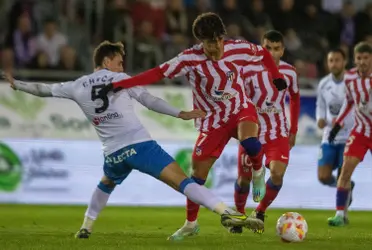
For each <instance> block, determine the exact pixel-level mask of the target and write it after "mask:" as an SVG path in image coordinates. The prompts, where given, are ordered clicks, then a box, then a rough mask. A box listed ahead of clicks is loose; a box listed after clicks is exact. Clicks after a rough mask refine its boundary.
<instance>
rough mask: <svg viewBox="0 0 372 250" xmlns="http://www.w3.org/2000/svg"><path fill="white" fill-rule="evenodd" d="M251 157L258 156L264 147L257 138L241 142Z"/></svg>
mask: <svg viewBox="0 0 372 250" xmlns="http://www.w3.org/2000/svg"><path fill="white" fill-rule="evenodd" d="M240 145H242V147H243V148H244V150H245V152H246V153H247V155H249V156H256V155H258V154H259V153H260V151H261V148H262V145H261V142H260V141H259V140H258V138H257V137H250V138H247V139H245V140H243V141H241V142H240Z"/></svg>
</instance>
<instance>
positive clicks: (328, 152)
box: [316, 49, 354, 203]
mask: <svg viewBox="0 0 372 250" xmlns="http://www.w3.org/2000/svg"><path fill="white" fill-rule="evenodd" d="M327 66H328V69H329V71H330V72H331V73H330V74H328V75H327V76H325V77H323V78H322V79H321V81H320V83H319V86H318V94H317V102H316V120H317V124H318V127H319V128H320V129H323V138H322V144H321V146H320V151H319V159H318V179H319V181H320V182H321V183H322V184H324V185H327V186H330V187H336V186H337V178H336V177H335V176H333V175H332V172H333V171H334V170H338V172H339V173H340V168H341V166H342V163H343V154H344V149H345V144H346V141H347V139H348V137H349V134H350V132H351V129H352V128H353V125H354V121H353V114H352V113H353V112H351V113H349V115H348V117H347V118H346V119H345V121H344V126H343V128H342V129H341V130H340V132H339V133H338V135H337V137H336V139H335V141H334V143H333V144H330V143H329V142H328V136H329V132H330V131H331V129H332V126H333V124H334V122H335V120H336V118H337V116H338V114H339V113H340V110H341V107H342V104H343V103H344V101H345V82H344V73H345V66H346V56H345V53H344V52H343V51H342V50H341V49H334V50H331V51H329V52H328V55H327ZM352 187H354V182H352ZM350 203H351V202H350Z"/></svg>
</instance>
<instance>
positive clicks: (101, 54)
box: [93, 41, 125, 68]
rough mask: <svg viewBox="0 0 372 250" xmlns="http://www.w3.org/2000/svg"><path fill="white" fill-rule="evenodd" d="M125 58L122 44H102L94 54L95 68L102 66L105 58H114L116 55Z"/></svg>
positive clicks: (105, 42) (107, 42)
mask: <svg viewBox="0 0 372 250" xmlns="http://www.w3.org/2000/svg"><path fill="white" fill-rule="evenodd" d="M118 54H119V55H121V56H124V54H125V53H124V45H123V44H122V43H121V42H117V43H112V42H109V41H104V42H102V43H100V44H99V45H98V46H97V47H96V48H95V49H94V53H93V63H94V67H95V68H96V67H99V66H102V63H103V59H105V57H109V58H113V57H115V56H116V55H118Z"/></svg>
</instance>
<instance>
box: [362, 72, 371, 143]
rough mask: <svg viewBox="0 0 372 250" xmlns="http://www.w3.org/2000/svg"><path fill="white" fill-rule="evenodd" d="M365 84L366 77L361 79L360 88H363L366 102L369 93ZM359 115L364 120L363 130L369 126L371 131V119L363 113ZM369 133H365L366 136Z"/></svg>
mask: <svg viewBox="0 0 372 250" xmlns="http://www.w3.org/2000/svg"><path fill="white" fill-rule="evenodd" d="M366 85H367V79H362V90H363V94H364V96H365V97H366V98H365V101H366V102H367V103H368V102H369V101H370V100H369V93H368V90H367V87H366ZM361 115H362V116H363V117H364V119H365V120H366V122H365V131H367V129H368V128H369V131H371V128H372V122H371V119H370V118H369V117H368V116H366V115H365V114H361ZM370 135H371V133H369V134H367V136H368V137H369V136H370Z"/></svg>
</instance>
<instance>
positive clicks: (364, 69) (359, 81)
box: [328, 42, 372, 226]
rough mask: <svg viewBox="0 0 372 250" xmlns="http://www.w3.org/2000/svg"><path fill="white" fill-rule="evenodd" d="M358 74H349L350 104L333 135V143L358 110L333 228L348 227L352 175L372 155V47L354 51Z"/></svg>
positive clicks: (361, 45) (331, 220)
mask: <svg viewBox="0 0 372 250" xmlns="http://www.w3.org/2000/svg"><path fill="white" fill-rule="evenodd" d="M354 61H355V65H356V70H352V71H349V72H347V73H346V74H345V78H344V80H345V86H346V101H345V102H344V105H343V107H342V109H341V112H340V114H339V115H338V117H337V120H336V122H335V125H334V126H333V128H332V130H331V132H330V134H329V138H328V139H329V142H330V143H333V142H334V140H335V138H336V135H337V134H338V132H339V131H340V130H341V128H342V125H343V122H344V120H345V118H346V116H347V115H348V113H349V112H350V111H351V110H352V108H353V107H354V112H355V114H354V127H353V129H352V131H351V133H350V136H349V139H348V141H347V143H346V147H345V151H344V163H343V165H342V168H341V174H340V177H339V179H338V181H337V194H336V215H335V216H334V217H331V218H328V224H329V225H330V226H343V225H345V224H346V223H348V217H347V207H348V206H347V205H348V201H349V199H350V190H351V175H352V174H353V172H354V170H355V168H356V167H357V165H358V164H359V162H361V161H363V158H364V156H365V154H366V153H367V151H368V150H370V151H372V93H371V92H372V91H371V89H372V47H371V45H369V44H368V43H364V42H362V43H359V44H357V45H356V46H355V48H354Z"/></svg>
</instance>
